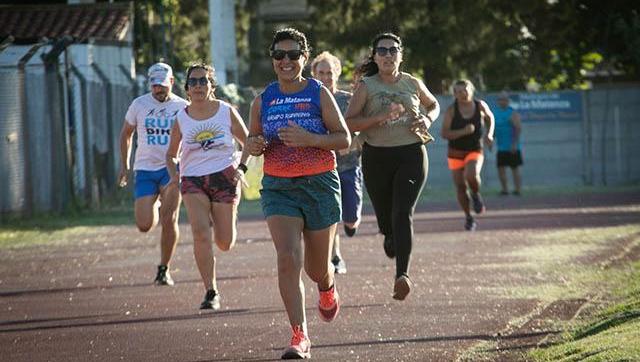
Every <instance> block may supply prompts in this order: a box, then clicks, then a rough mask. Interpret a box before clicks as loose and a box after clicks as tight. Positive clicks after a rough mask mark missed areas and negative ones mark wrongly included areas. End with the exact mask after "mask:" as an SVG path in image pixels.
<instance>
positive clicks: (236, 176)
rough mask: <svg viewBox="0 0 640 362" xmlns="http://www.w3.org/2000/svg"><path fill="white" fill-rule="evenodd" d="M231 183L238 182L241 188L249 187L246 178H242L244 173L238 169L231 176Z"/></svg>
mask: <svg viewBox="0 0 640 362" xmlns="http://www.w3.org/2000/svg"><path fill="white" fill-rule="evenodd" d="M233 182H234V183H238V182H240V183H241V184H242V186H244V187H249V183H248V182H247V179H246V177H244V171H242V170H241V169H239V168H236V172H235V173H234V174H233Z"/></svg>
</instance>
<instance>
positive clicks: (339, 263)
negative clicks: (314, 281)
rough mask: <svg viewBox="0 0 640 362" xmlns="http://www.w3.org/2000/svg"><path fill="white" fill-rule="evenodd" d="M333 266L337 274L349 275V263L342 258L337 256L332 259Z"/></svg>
mask: <svg viewBox="0 0 640 362" xmlns="http://www.w3.org/2000/svg"><path fill="white" fill-rule="evenodd" d="M331 264H333V267H334V269H335V271H336V274H347V263H345V262H344V259H342V258H341V257H339V256H337V255H336V256H334V257H333V259H331Z"/></svg>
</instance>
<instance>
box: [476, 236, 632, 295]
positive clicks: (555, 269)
mask: <svg viewBox="0 0 640 362" xmlns="http://www.w3.org/2000/svg"><path fill="white" fill-rule="evenodd" d="M638 235H640V225H638V224H631V225H624V226H615V227H600V228H583V229H567V230H557V231H550V232H545V233H540V234H536V235H534V236H532V237H531V238H532V239H533V240H534V241H535V243H534V245H532V246H528V247H525V248H522V249H519V250H516V251H513V252H511V253H508V254H506V255H505V256H506V257H508V258H509V259H513V258H517V259H518V261H516V262H513V263H507V264H506V265H507V266H508V265H511V266H516V267H518V268H520V269H527V270H530V272H531V275H532V278H531V279H530V280H531V283H530V284H528V285H515V286H505V287H497V288H493V292H494V293H495V294H496V295H497V296H498V297H501V296H508V297H510V298H522V299H538V300H541V301H544V302H552V301H554V300H558V299H570V298H571V299H573V298H585V297H588V295H589V294H590V293H593V290H594V288H596V286H602V285H607V284H608V283H610V280H609V279H610V276H609V275H607V274H606V273H605V271H604V270H603V269H602V268H600V266H599V265H597V264H587V265H585V264H581V263H579V262H577V261H576V258H579V257H584V256H588V255H593V254H598V253H599V252H601V251H602V250H603V249H605V248H607V247H608V244H610V243H612V242H615V241H616V240H621V239H625V238H634V240H633V241H632V242H631V244H630V246H633V245H640V237H638ZM496 266H497V265H496ZM500 266H502V265H500ZM485 267H486V266H485Z"/></svg>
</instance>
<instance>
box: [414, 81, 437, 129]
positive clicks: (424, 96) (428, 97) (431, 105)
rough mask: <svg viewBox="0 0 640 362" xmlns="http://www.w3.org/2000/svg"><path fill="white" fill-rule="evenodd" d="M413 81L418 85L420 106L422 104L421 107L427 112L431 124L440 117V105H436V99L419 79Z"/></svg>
mask: <svg viewBox="0 0 640 362" xmlns="http://www.w3.org/2000/svg"><path fill="white" fill-rule="evenodd" d="M414 79H415V80H416V81H417V83H418V97H419V98H420V104H422V106H423V107H424V108H425V109H426V110H427V116H428V117H429V120H430V121H431V122H432V123H433V122H434V121H435V120H436V119H437V118H438V116H439V115H440V103H438V100H437V99H436V97H435V96H434V95H433V94H432V93H431V92H430V91H429V89H428V88H427V86H426V85H425V84H424V83H423V82H422V81H421V80H420V79H417V78H414ZM429 126H430V125H429Z"/></svg>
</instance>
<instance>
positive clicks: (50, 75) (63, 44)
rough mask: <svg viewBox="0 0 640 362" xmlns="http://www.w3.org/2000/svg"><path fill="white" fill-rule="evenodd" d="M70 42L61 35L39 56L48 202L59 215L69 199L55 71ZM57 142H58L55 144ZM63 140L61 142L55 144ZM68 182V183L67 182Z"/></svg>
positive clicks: (59, 90) (59, 87)
mask: <svg viewBox="0 0 640 362" xmlns="http://www.w3.org/2000/svg"><path fill="white" fill-rule="evenodd" d="M71 43H73V38H71V37H70V36H64V37H62V38H61V39H59V40H57V41H55V42H54V44H53V47H52V49H51V50H50V51H49V52H48V53H46V54H42V60H43V62H44V65H45V77H46V79H47V84H48V85H49V86H48V87H47V89H46V93H48V94H47V103H48V108H49V111H50V112H49V114H50V115H51V120H52V127H51V133H52V135H51V136H52V142H51V166H52V167H51V172H52V178H51V181H52V182H51V201H52V205H53V209H54V210H55V211H58V212H61V211H63V210H64V208H65V207H66V206H67V202H68V200H69V193H70V190H69V189H68V187H69V181H70V180H67V177H68V176H69V172H68V167H69V165H68V164H67V158H68V157H67V154H66V151H67V150H66V147H65V144H66V142H64V140H66V138H67V137H66V135H65V131H66V127H65V124H64V123H65V122H64V119H65V117H64V109H65V100H64V96H63V89H62V81H61V77H60V71H59V57H60V54H62V52H64V50H65V49H66V48H67V46H69V45H70V44H71ZM56 140H58V142H56ZM60 140H63V142H59V141H60ZM71 182H72V181H71Z"/></svg>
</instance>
